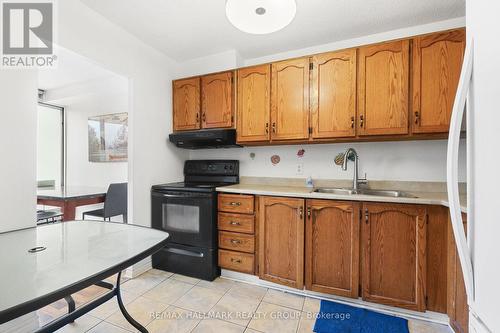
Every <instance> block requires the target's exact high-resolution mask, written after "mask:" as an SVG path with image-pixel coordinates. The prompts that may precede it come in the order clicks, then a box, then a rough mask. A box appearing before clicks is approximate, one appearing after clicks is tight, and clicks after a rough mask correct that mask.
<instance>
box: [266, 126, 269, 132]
mask: <svg viewBox="0 0 500 333" xmlns="http://www.w3.org/2000/svg"><path fill="white" fill-rule="evenodd" d="M266 134H269V123H266Z"/></svg>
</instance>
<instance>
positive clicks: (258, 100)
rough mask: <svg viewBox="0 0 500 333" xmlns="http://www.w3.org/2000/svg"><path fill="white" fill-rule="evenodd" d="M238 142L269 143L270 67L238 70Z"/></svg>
mask: <svg viewBox="0 0 500 333" xmlns="http://www.w3.org/2000/svg"><path fill="white" fill-rule="evenodd" d="M237 86H238V89H237V96H238V97H237V99H238V108H237V110H238V115H237V117H236V119H237V125H236V131H237V135H238V138H237V139H238V142H252V141H269V121H270V117H271V116H270V108H271V102H270V99H271V96H270V94H271V66H270V65H263V66H256V67H250V68H243V69H240V70H238V80H237Z"/></svg>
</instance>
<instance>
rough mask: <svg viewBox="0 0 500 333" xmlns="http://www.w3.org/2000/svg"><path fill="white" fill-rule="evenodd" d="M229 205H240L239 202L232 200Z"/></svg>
mask: <svg viewBox="0 0 500 333" xmlns="http://www.w3.org/2000/svg"><path fill="white" fill-rule="evenodd" d="M229 206H236V207H238V206H241V202H234V201H232V202H230V203H229Z"/></svg>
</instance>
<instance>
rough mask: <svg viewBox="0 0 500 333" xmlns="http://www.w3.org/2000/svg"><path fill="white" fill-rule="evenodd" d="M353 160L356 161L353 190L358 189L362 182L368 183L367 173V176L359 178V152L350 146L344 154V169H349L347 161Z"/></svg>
mask: <svg viewBox="0 0 500 333" xmlns="http://www.w3.org/2000/svg"><path fill="white" fill-rule="evenodd" d="M348 160H351V161H353V162H354V175H353V179H352V188H353V190H355V191H357V190H358V188H359V185H360V184H367V183H368V181H367V180H366V174H365V178H359V177H358V160H359V157H358V153H357V152H356V150H354V148H349V149H347V150H346V151H345V153H344V156H343V162H342V170H344V171H347V161H348Z"/></svg>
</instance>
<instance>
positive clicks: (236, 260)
mask: <svg viewBox="0 0 500 333" xmlns="http://www.w3.org/2000/svg"><path fill="white" fill-rule="evenodd" d="M231 262H234V263H236V264H241V259H234V258H231Z"/></svg>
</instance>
